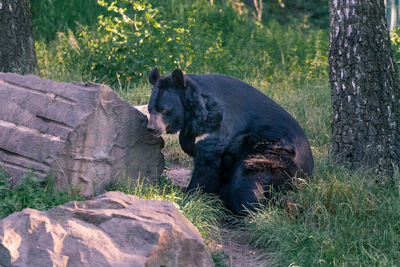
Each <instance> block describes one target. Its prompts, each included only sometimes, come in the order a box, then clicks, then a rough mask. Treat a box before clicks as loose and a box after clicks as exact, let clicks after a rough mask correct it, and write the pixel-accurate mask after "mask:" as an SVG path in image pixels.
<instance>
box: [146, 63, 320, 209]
mask: <svg viewBox="0 0 400 267" xmlns="http://www.w3.org/2000/svg"><path fill="white" fill-rule="evenodd" d="M148 78H149V82H150V83H151V84H152V85H153V89H152V93H151V97H150V102H149V105H148V110H149V113H150V120H149V123H148V125H147V128H148V130H149V131H151V132H153V134H155V135H158V136H159V135H161V134H163V133H171V134H172V133H177V132H178V131H179V143H180V145H181V148H182V149H183V151H184V152H186V153H188V154H189V155H191V156H193V157H194V170H193V174H192V179H191V181H190V184H189V186H188V188H187V190H188V191H190V190H193V189H195V188H197V187H201V188H202V190H203V191H204V192H208V193H215V194H217V195H219V196H220V198H221V199H222V200H223V201H224V202H225V204H226V205H227V207H228V208H229V209H230V210H231V211H232V212H233V213H235V214H245V213H246V212H247V210H253V209H254V205H253V204H254V203H257V202H259V200H260V199H262V197H263V196H264V197H265V196H266V195H267V194H268V192H271V190H277V189H282V188H287V186H288V185H289V186H290V181H291V178H292V177H294V176H298V175H310V174H311V173H312V171H313V167H314V162H313V157H312V153H311V149H310V145H309V143H308V140H307V137H306V136H305V134H304V131H303V130H302V128H301V127H300V126H299V124H298V123H297V122H296V120H295V119H294V118H293V117H292V116H291V115H290V114H289V113H287V112H286V111H285V110H284V109H283V108H282V107H281V106H279V105H278V104H277V103H275V102H274V101H273V100H272V99H270V98H269V97H267V96H266V95H264V94H263V93H261V92H260V91H258V90H257V89H255V88H254V87H252V86H250V85H249V84H247V83H245V82H242V81H239V80H237V79H235V78H232V77H230V76H226V75H219V74H185V75H184V74H183V72H182V71H181V70H180V69H176V70H174V71H173V72H172V74H171V75H167V76H160V73H159V71H158V69H157V67H156V68H154V69H152V70H151V71H150V74H149V77H148ZM264 199H265V198H264Z"/></svg>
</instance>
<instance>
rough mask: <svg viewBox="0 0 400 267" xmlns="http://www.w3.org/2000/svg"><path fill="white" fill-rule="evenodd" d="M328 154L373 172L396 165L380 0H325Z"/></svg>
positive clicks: (392, 80)
mask: <svg viewBox="0 0 400 267" xmlns="http://www.w3.org/2000/svg"><path fill="white" fill-rule="evenodd" d="M329 9H330V47H329V65H330V73H329V77H330V84H331V94H332V109H333V123H332V139H331V153H332V155H333V156H334V158H336V159H337V160H338V161H340V162H348V163H350V164H351V166H352V167H354V168H358V167H361V166H366V167H369V168H372V169H373V170H374V171H375V173H377V174H388V175H391V174H393V170H394V169H395V168H398V167H399V156H400V149H399V148H400V128H399V99H400V92H399V82H398V76H397V65H396V63H395V61H394V59H393V52H392V49H391V43H390V38H389V32H388V29H387V23H386V16H385V5H384V1H383V0H368V1H365V0H330V1H329Z"/></svg>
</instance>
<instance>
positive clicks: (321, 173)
mask: <svg viewBox="0 0 400 267" xmlns="http://www.w3.org/2000/svg"><path fill="white" fill-rule="evenodd" d="M373 178H374V177H369V176H368V174H367V172H366V171H362V170H359V171H351V170H349V169H348V168H346V167H345V166H343V165H337V164H335V163H333V162H332V161H331V160H329V159H327V158H321V157H319V158H317V161H316V168H315V173H314V177H312V178H311V179H310V180H308V181H303V182H301V183H299V184H298V185H297V186H296V190H295V191H293V192H290V193H289V194H288V195H287V196H281V195H277V196H276V198H277V200H276V202H277V203H281V205H269V206H267V207H266V208H264V209H261V210H258V211H257V212H255V213H253V214H251V215H250V216H249V217H247V219H246V229H247V230H249V231H250V232H251V234H252V241H253V242H254V244H256V245H258V246H261V247H264V248H265V249H266V251H268V252H269V255H270V257H272V259H273V264H272V265H273V266H288V265H294V266H396V265H398V264H399V263H400V242H399V240H400V223H399V222H400V185H399V183H398V181H396V182H395V183H394V184H393V183H377V182H375V180H374V179H373ZM285 199H290V200H291V202H294V203H296V207H295V208H292V210H289V209H288V208H287V206H286V209H285V208H284V206H285V205H284V204H283V203H284V202H285Z"/></svg>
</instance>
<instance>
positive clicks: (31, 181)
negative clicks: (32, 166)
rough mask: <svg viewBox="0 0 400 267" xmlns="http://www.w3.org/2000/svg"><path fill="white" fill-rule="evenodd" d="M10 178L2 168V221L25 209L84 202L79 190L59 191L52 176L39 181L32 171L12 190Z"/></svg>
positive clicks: (0, 183) (0, 188) (0, 193)
mask: <svg viewBox="0 0 400 267" xmlns="http://www.w3.org/2000/svg"><path fill="white" fill-rule="evenodd" d="M9 180H10V177H9V176H8V174H7V173H6V172H5V171H4V169H2V168H1V167H0V219H2V218H4V217H6V216H8V215H10V214H12V213H14V212H18V211H21V210H22V209H24V208H32V209H37V210H48V209H50V208H52V207H54V206H57V205H61V204H64V203H66V202H68V201H72V200H83V198H82V197H81V196H80V195H79V190H78V189H77V188H73V187H71V188H69V190H57V189H55V188H54V180H53V179H52V178H51V176H49V177H46V178H45V179H39V178H37V177H36V176H35V175H34V170H31V171H30V172H28V173H27V174H26V175H24V176H23V177H22V181H21V182H20V184H19V186H18V187H16V188H11V187H10V183H9Z"/></svg>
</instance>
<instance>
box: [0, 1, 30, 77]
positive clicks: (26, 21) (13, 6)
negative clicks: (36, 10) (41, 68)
mask: <svg viewBox="0 0 400 267" xmlns="http://www.w3.org/2000/svg"><path fill="white" fill-rule="evenodd" d="M0 71H2V72H16V73H23V74H26V73H37V72H38V65H37V60H36V54H35V43H34V39H33V34H32V22H31V11H30V3H29V0H0Z"/></svg>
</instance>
